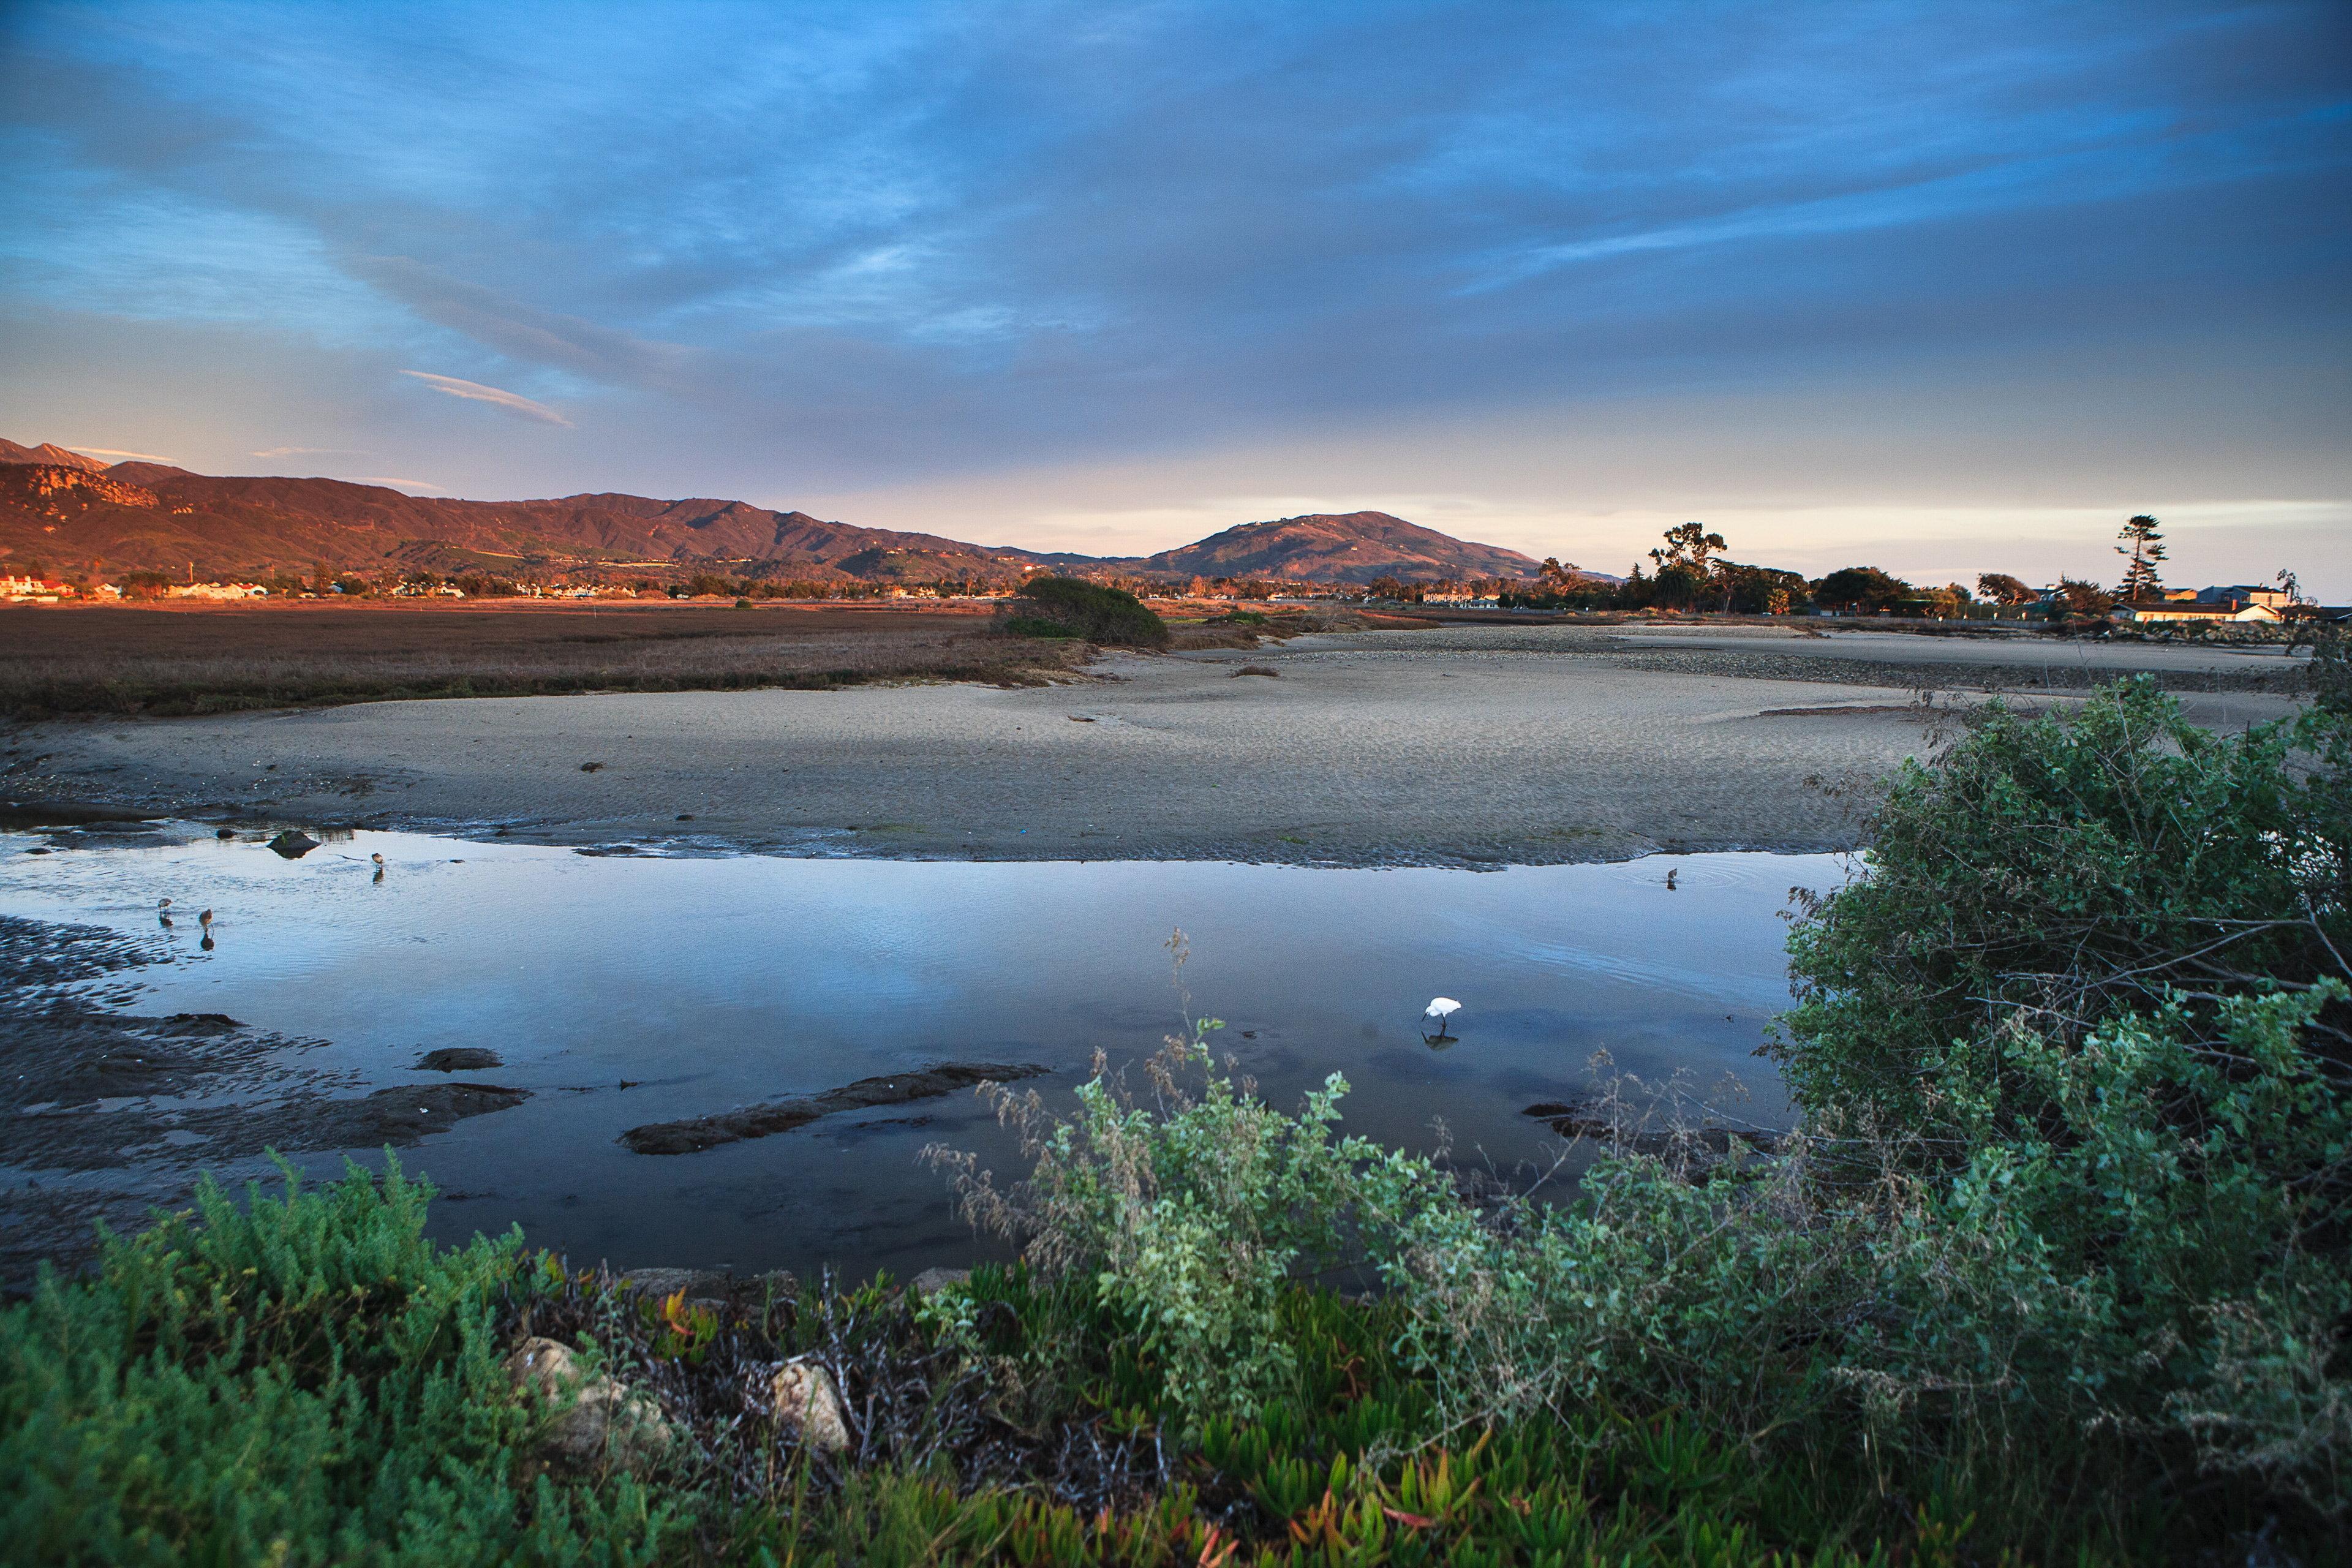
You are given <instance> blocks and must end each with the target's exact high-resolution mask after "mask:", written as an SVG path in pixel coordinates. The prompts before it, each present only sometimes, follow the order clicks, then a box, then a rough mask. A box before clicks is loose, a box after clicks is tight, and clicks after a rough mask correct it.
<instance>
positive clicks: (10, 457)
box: [0, 441, 106, 474]
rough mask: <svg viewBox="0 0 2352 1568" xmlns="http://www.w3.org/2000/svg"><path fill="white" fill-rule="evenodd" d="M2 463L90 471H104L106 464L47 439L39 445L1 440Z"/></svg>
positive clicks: (0, 453) (0, 461)
mask: <svg viewBox="0 0 2352 1568" xmlns="http://www.w3.org/2000/svg"><path fill="white" fill-rule="evenodd" d="M0 463H47V464H50V465H51V466H53V467H56V468H81V469H85V470H87V471H88V472H89V473H93V474H95V473H102V472H104V471H105V468H106V465H105V464H104V463H101V462H100V461H99V460H98V459H97V458H85V457H83V456H82V455H81V454H80V453H79V452H74V451H68V450H67V449H66V448H65V447H53V446H51V445H50V444H49V443H47V441H44V442H42V443H41V444H40V445H39V446H37V447H20V446H18V445H17V444H16V442H14V441H0Z"/></svg>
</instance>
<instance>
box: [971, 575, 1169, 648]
mask: <svg viewBox="0 0 2352 1568" xmlns="http://www.w3.org/2000/svg"><path fill="white" fill-rule="evenodd" d="M1007 609H1008V611H1009V614H1010V616H1011V618H1010V619H1009V620H1008V621H1007V622H1006V629H1007V630H1012V629H1013V628H1014V623H1016V622H1019V621H1024V620H1034V621H1045V622H1050V623H1052V624H1053V625H1055V626H1060V627H1063V628H1064V631H1063V632H1062V633H1061V634H1059V635H1063V636H1076V637H1084V638H1086V639H1087V641H1088V642H1094V643H1102V644H1105V645H1108V646H1116V647H1165V646H1166V645H1167V642H1168V624H1167V623H1166V622H1165V621H1162V620H1161V619H1160V616H1158V614H1157V613H1155V612H1154V611H1153V610H1152V609H1151V608H1150V606H1149V605H1145V604H1144V602H1143V601H1142V600H1140V599H1139V598H1137V597H1136V596H1135V595H1132V594H1130V593H1129V592H1127V591H1126V590H1125V589H1123V588H1108V587H1105V586H1104V585H1102V584H1099V583H1088V582H1086V581H1084V580H1082V579H1080V578H1076V577H1033V578H1031V579H1030V580H1029V581H1028V582H1027V583H1024V584H1022V587H1021V595H1020V597H1018V598H1016V599H1014V600H1013V601H1011V602H1010V604H1009V605H1008V606H1007ZM1027 635H1029V636H1033V637H1034V636H1053V635H1056V634H1053V633H1039V632H1031V633H1028V634H1027Z"/></svg>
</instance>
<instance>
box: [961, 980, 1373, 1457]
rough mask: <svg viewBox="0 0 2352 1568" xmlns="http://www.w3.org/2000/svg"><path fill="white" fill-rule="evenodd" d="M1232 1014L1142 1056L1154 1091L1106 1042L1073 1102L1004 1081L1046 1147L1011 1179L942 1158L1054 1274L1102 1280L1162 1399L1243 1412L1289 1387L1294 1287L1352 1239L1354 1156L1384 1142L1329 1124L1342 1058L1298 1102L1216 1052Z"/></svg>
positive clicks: (995, 1224) (1029, 1257)
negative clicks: (1112, 1069) (1263, 1090)
mask: <svg viewBox="0 0 2352 1568" xmlns="http://www.w3.org/2000/svg"><path fill="white" fill-rule="evenodd" d="M1219 1027H1221V1025H1219V1024H1218V1023H1217V1022H1216V1021H1215V1020H1213V1019H1211V1020H1204V1021H1202V1022H1201V1023H1200V1024H1198V1025H1196V1026H1195V1027H1194V1029H1193V1032H1192V1034H1191V1035H1190V1036H1189V1037H1173V1038H1171V1039H1170V1040H1169V1041H1168V1043H1167V1046H1166V1047H1165V1048H1164V1049H1163V1050H1162V1051H1161V1052H1160V1054H1159V1055H1158V1056H1156V1057H1154V1058H1151V1059H1150V1061H1149V1062H1147V1063H1146V1064H1145V1070H1146V1071H1147V1073H1148V1074H1149V1075H1150V1079H1151V1085H1152V1091H1153V1095H1152V1099H1153V1103H1152V1104H1150V1105H1149V1106H1146V1105H1143V1104H1139V1103H1138V1101H1137V1100H1136V1099H1135V1098H1134V1097H1133V1096H1132V1095H1131V1094H1130V1093H1129V1090H1128V1089H1127V1086H1126V1085H1125V1083H1124V1081H1123V1080H1122V1079H1118V1078H1115V1077H1113V1076H1112V1075H1111V1074H1110V1073H1109V1071H1108V1068H1107V1067H1106V1065H1105V1063H1104V1060H1103V1058H1101V1057H1100V1055H1099V1054H1097V1058H1096V1061H1095V1072H1094V1076H1093V1077H1092V1078H1091V1079H1089V1080H1088V1081H1087V1082H1086V1083H1084V1084H1082V1085H1080V1086H1079V1088H1078V1090H1077V1108H1076V1111H1075V1113H1073V1114H1072V1115H1071V1116H1069V1117H1067V1118H1066V1119H1065V1118H1061V1117H1056V1116H1055V1115H1053V1114H1052V1113H1051V1112H1050V1111H1048V1110H1047V1109H1046V1107H1045V1101H1044V1100H1043V1099H1042V1098H1041V1097H1040V1096H1038V1095H1037V1094H1036V1093H1035V1092H1034V1090H1033V1091H1031V1092H1029V1093H1026V1094H1023V1095H1015V1094H1014V1093H1013V1091H1012V1090H1010V1089H1002V1088H1000V1089H997V1091H996V1093H997V1100H998V1106H999V1110H1000V1114H1001V1115H1002V1116H1003V1118H1004V1119H1005V1120H1007V1121H1012V1122H1013V1123H1015V1124H1017V1125H1018V1126H1019V1128H1020V1130H1021V1133H1022V1139H1023V1144H1024V1150H1025V1152H1027V1153H1028V1154H1029V1155H1030V1157H1031V1158H1032V1159H1033V1160H1034V1162H1035V1164H1034V1169H1033V1171H1032V1172H1031V1173H1030V1175H1029V1178H1028V1180H1027V1181H1026V1182H1024V1183H1023V1184H1021V1185H1020V1186H1019V1187H1017V1188H1015V1189H1013V1191H1011V1192H1000V1191H999V1190H997V1189H996V1188H995V1187H994V1186H992V1184H990V1182H989V1180H988V1178H987V1177H986V1176H985V1175H984V1174H982V1175H980V1176H974V1175H973V1174H972V1173H971V1163H970V1161H969V1159H968V1158H965V1157H961V1156H957V1155H954V1154H952V1153H950V1152H945V1151H937V1152H934V1158H935V1159H938V1160H940V1161H942V1162H944V1163H950V1164H951V1165H953V1166H955V1167H956V1168H958V1169H959V1170H960V1172H961V1177H962V1179H961V1188H962V1194H963V1203H964V1207H965V1210H966V1212H967V1213H968V1214H969V1215H971V1217H972V1218H973V1219H974V1220H975V1221H977V1222H979V1223H981V1224H982V1225H985V1226H989V1227H991V1228H992V1229H994V1230H996V1231H998V1232H999V1233H1000V1234H1003V1235H1004V1236H1007V1237H1011V1238H1013V1239H1015V1240H1017V1241H1019V1242H1021V1243H1022V1244H1023V1253H1022V1256H1023V1258H1024V1262H1026V1263H1027V1264H1029V1266H1030V1267H1031V1268H1034V1269H1035V1270H1036V1271H1037V1272H1038V1273H1039V1274H1040V1275H1041V1276H1043V1277H1044V1278H1046V1279H1079V1280H1083V1281H1085V1282H1087V1284H1088V1285H1090V1286H1091V1288H1092V1289H1093V1291H1094V1293H1095V1297H1096V1300H1097V1302H1098V1303H1099V1304H1100V1305H1101V1306H1102V1307H1103V1308H1104V1309H1106V1310H1108V1312H1110V1313H1111V1314H1112V1317H1113V1320H1114V1321H1115V1323H1116V1324H1117V1326H1118V1328H1119V1329H1120V1330H1121V1331H1123V1337H1126V1338H1128V1339H1129V1341H1130V1342H1131V1343H1132V1345H1133V1347H1134V1350H1135V1353H1136V1357H1137V1359H1138V1361H1139V1364H1140V1365H1142V1366H1143V1367H1144V1368H1146V1369H1148V1371H1147V1377H1148V1379H1149V1381H1150V1394H1151V1396H1152V1398H1153V1399H1154V1401H1155V1402H1156V1403H1158V1404H1160V1405H1162V1406H1165V1407H1167V1408H1170V1409H1173V1410H1178V1411H1189V1412H1194V1413H1200V1414H1225V1415H1231V1414H1234V1413H1235V1412H1238V1411H1243V1410H1246V1409H1249V1408H1251V1407H1253V1406H1255V1405H1256V1404H1257V1403H1258V1402H1259V1401H1261V1400H1263V1399H1266V1398H1270V1397H1273V1396H1274V1395H1275V1394H1277V1393H1279V1392H1280V1391H1281V1390H1282V1389H1283V1388H1284V1387H1285V1386H1286V1382H1287V1380H1288V1378H1289V1376H1290V1374H1291V1373H1292V1372H1293V1370H1294V1366H1295V1363H1294V1358H1293V1354H1292V1352H1291V1349H1290V1347H1289V1345H1288V1343H1287V1342H1286V1339H1285V1337H1284V1336H1283V1334H1282V1333H1281V1332H1280V1325H1279V1322H1278V1321H1277V1320H1278V1312H1279V1307H1280V1302H1281V1300H1282V1296H1283V1292H1284V1290H1285V1289H1286V1288H1287V1286H1288V1285H1289V1284H1290V1282H1291V1280H1292V1279H1293V1278H1294V1277H1295V1276H1296V1275H1297V1273H1298V1272H1299V1271H1300V1270H1301V1269H1302V1268H1313V1267H1317V1266H1319V1265H1321V1264H1323V1263H1325V1262H1328V1261H1330V1260H1331V1259H1332V1258H1334V1257H1336V1256H1337V1254H1338V1253H1339V1222H1340V1218H1341V1215H1340V1210H1341V1208H1342V1207H1343V1205H1344V1204H1345V1202H1346V1199H1347V1196H1348V1191H1347V1177H1348V1172H1349V1165H1350V1163H1351V1162H1354V1161H1358V1160H1361V1159H1363V1158H1365V1157H1367V1156H1368V1155H1369V1154H1370V1153H1371V1152H1374V1151H1372V1150H1370V1148H1369V1147H1368V1146H1365V1145H1363V1144H1362V1143H1361V1142H1360V1141H1349V1142H1334V1141H1333V1140H1332V1138H1331V1135H1330V1129H1331V1126H1332V1124H1333V1123H1335V1122H1336V1121H1339V1110H1338V1106H1339V1099H1340V1097H1341V1096H1342V1095H1344V1094H1345V1093H1346V1092H1347V1089H1348V1086H1347V1081H1346V1080H1345V1079H1342V1078H1341V1077H1340V1076H1339V1074H1337V1073H1333V1074H1332V1075H1331V1076H1330V1078H1329V1079H1328V1080H1327V1081H1326V1082H1325V1084H1324V1086H1323V1087H1322V1088H1321V1089H1318V1090H1316V1091H1315V1092H1314V1093H1312V1094H1310V1095H1308V1096H1307V1102H1306V1104H1305V1106H1304V1107H1303V1108H1302V1110H1300V1112H1299V1114H1298V1115H1297V1116H1288V1115H1285V1114H1284V1113H1282V1112H1280V1111H1278V1110H1274V1109H1272V1108H1271V1107H1269V1106H1267V1105H1265V1103H1264V1102H1263V1101H1261V1100H1258V1099H1256V1098H1255V1096H1254V1095H1252V1094H1250V1093H1248V1092H1247V1091H1246V1090H1245V1089H1244V1088H1243V1087H1242V1086H1240V1085H1237V1084H1236V1083H1235V1082H1234V1079H1233V1078H1232V1077H1231V1075H1230V1073H1229V1072H1228V1071H1226V1070H1222V1069H1220V1068H1219V1067H1218V1065H1217V1063H1216V1062H1215V1060H1214V1058H1213V1056H1212V1054H1211V1052H1210V1050H1209V1047H1208V1038H1209V1036H1210V1034H1211V1033H1212V1032H1213V1030H1215V1029H1217V1028H1219Z"/></svg>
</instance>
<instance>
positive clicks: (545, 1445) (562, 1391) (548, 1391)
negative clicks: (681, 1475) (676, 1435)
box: [506, 1335, 670, 1470]
mask: <svg viewBox="0 0 2352 1568" xmlns="http://www.w3.org/2000/svg"><path fill="white" fill-rule="evenodd" d="M506 1370H507V1375H508V1376H509V1377H511V1378H512V1379H514V1383H515V1386H516V1387H517V1388H520V1389H523V1390H525V1391H527V1392H529V1393H530V1394H534V1395H536V1396H537V1397H539V1398H540V1399H542V1400H545V1401H546V1402H547V1403H548V1404H549V1405H553V1406H556V1408H555V1409H554V1410H553V1411H552V1413H551V1415H549V1417H548V1422H547V1429H546V1432H545V1433H544V1435H543V1436H542V1437H541V1443H540V1458H542V1459H543V1460H545V1461H547V1462H548V1463H551V1464H555V1465H562V1466H565V1467H568V1468H582V1469H592V1468H596V1467H599V1466H601V1465H603V1464H604V1463H605V1462H606V1461H607V1460H608V1459H609V1460H610V1461H611V1462H612V1463H613V1464H614V1465H616V1466H618V1467H619V1468H622V1469H625V1470H634V1469H636V1468H640V1467H642V1466H645V1465H647V1464H650V1463H652V1462H653V1461H654V1460H656V1459H658V1458H660V1457H661V1456H662V1453H663V1452H664V1450H666V1449H667V1447H669V1443H670V1428H669V1423H668V1422H667V1421H665V1420H663V1419H662V1414H661V1406H660V1405H656V1403H655V1402H654V1400H653V1397H652V1396H651V1395H650V1394H644V1393H633V1392H631V1391H629V1390H627V1389H625V1388H623V1387H622V1386H621V1385H620V1384H617V1383H614V1381H613V1380H612V1379H611V1378H609V1377H605V1376H604V1375H602V1374H599V1375H597V1376H594V1377H589V1376H587V1375H586V1373H585V1372H584V1370H583V1368H582V1366H581V1364H580V1358H579V1356H578V1355H577V1354H576V1353H574V1352H573V1351H572V1347H571V1346H569V1345H564V1344H559V1343H557V1342H555V1341H553V1340H551V1339H543V1338H541V1337H539V1336H537V1335H534V1336H532V1337H531V1338H530V1339H527V1340H525V1341H523V1342H522V1343H520V1344H519V1345H517V1346H516V1347H515V1348H514V1352H513V1353H512V1354H510V1355H509V1356H508V1357H507V1359H506Z"/></svg>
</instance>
